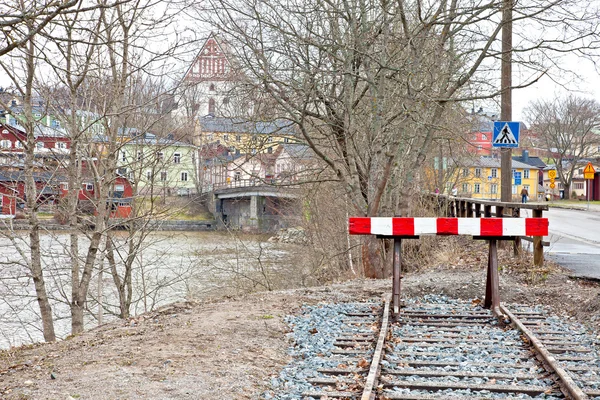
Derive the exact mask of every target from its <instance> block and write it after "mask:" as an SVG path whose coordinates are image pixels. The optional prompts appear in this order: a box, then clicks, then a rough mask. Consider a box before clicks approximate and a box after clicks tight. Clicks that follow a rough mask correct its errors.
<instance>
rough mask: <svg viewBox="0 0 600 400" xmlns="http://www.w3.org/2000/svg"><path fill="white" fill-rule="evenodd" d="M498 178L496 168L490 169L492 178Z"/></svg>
mask: <svg viewBox="0 0 600 400" xmlns="http://www.w3.org/2000/svg"><path fill="white" fill-rule="evenodd" d="M497 177H498V168H492V178H497Z"/></svg>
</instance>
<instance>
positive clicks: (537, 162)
mask: <svg viewBox="0 0 600 400" xmlns="http://www.w3.org/2000/svg"><path fill="white" fill-rule="evenodd" d="M512 159H513V162H515V161H518V162H522V163H524V164H528V165H532V166H534V167H536V168H540V169H544V168H546V163H545V162H544V161H542V159H541V158H539V157H531V156H529V157H527V161H525V160H524V159H523V156H519V157H513V158H512Z"/></svg>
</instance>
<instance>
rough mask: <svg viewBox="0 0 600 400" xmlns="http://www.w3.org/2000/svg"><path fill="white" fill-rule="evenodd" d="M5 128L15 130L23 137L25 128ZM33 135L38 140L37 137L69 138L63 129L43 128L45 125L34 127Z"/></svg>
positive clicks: (14, 126) (12, 125)
mask: <svg viewBox="0 0 600 400" xmlns="http://www.w3.org/2000/svg"><path fill="white" fill-rule="evenodd" d="M5 126H7V127H9V128H12V129H16V130H17V131H18V132H19V133H21V134H22V135H25V128H24V127H23V126H21V125H19V124H5ZM33 134H34V136H35V137H36V138H38V137H62V138H66V137H68V136H69V135H68V134H67V131H65V130H64V129H63V128H53V127H50V126H45V125H40V124H36V125H35V127H34V128H33Z"/></svg>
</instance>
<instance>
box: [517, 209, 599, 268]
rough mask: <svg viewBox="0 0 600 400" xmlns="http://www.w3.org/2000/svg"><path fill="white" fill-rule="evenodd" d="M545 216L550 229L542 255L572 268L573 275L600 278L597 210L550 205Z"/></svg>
mask: <svg viewBox="0 0 600 400" xmlns="http://www.w3.org/2000/svg"><path fill="white" fill-rule="evenodd" d="M528 216H529V215H528ZM544 217H547V218H548V221H549V231H550V232H549V233H550V235H549V239H550V246H549V247H545V248H544V253H545V257H547V258H549V259H552V260H554V261H556V262H558V263H559V264H560V265H562V266H563V267H566V268H569V269H571V270H572V271H573V276H577V277H582V278H592V279H597V280H600V210H598V209H597V208H595V209H593V210H590V211H583V210H568V209H560V208H551V209H550V210H549V211H545V212H544Z"/></svg>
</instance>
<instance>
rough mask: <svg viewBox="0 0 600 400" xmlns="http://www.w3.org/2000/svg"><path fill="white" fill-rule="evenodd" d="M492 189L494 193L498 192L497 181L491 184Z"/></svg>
mask: <svg viewBox="0 0 600 400" xmlns="http://www.w3.org/2000/svg"><path fill="white" fill-rule="evenodd" d="M490 191H491V192H492V194H498V185H496V184H495V183H492V184H491V185H490Z"/></svg>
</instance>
